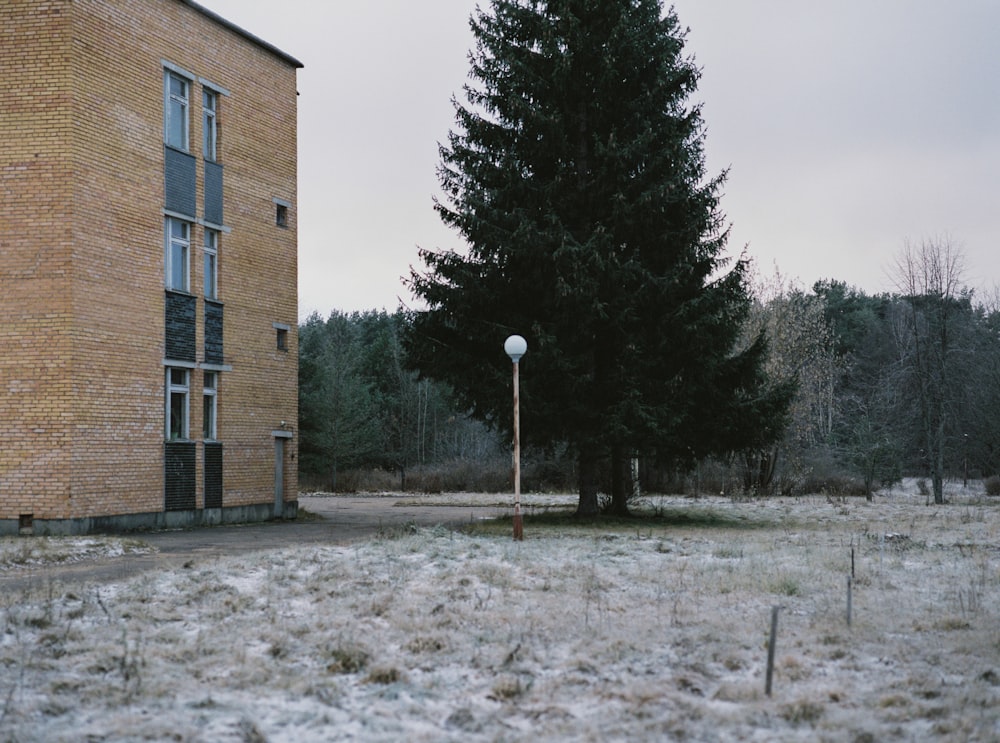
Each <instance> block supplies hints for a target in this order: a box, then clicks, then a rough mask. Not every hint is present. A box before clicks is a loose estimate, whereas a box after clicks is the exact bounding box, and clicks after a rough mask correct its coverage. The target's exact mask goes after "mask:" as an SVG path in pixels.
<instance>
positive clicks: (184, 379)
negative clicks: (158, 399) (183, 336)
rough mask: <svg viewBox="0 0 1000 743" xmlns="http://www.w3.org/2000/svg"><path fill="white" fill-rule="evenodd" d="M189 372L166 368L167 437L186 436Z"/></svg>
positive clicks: (180, 438) (171, 438) (181, 438)
mask: <svg viewBox="0 0 1000 743" xmlns="http://www.w3.org/2000/svg"><path fill="white" fill-rule="evenodd" d="M190 376H191V372H190V371H188V370H187V369H173V368H171V369H167V439H169V440H170V441H178V440H183V439H187V438H188V392H189V390H190V384H189V382H190Z"/></svg>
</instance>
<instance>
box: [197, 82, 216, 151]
mask: <svg viewBox="0 0 1000 743" xmlns="http://www.w3.org/2000/svg"><path fill="white" fill-rule="evenodd" d="M218 104H219V96H218V94H217V93H216V92H215V91H214V90H209V89H208V88H205V89H204V90H203V91H202V94H201V112H202V115H201V133H202V146H201V150H202V155H204V157H205V159H206V160H211V161H213V162H214V161H215V160H217V159H218V158H217V157H216V148H217V146H218V140H219V128H218V122H217V121H216V113H217V110H218Z"/></svg>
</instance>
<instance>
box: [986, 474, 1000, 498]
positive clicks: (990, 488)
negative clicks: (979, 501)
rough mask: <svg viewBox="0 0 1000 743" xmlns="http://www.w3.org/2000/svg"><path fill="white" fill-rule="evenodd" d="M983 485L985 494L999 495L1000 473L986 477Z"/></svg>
mask: <svg viewBox="0 0 1000 743" xmlns="http://www.w3.org/2000/svg"><path fill="white" fill-rule="evenodd" d="M983 485H985V486H986V495H1000V475H993V477H987V478H986V480H985V481H984V482H983Z"/></svg>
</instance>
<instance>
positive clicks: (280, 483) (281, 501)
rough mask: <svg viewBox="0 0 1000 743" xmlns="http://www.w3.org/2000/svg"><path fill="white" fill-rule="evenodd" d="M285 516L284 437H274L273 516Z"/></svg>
mask: <svg viewBox="0 0 1000 743" xmlns="http://www.w3.org/2000/svg"><path fill="white" fill-rule="evenodd" d="M284 516H285V439H283V438H275V439H274V518H276V519H280V518H284Z"/></svg>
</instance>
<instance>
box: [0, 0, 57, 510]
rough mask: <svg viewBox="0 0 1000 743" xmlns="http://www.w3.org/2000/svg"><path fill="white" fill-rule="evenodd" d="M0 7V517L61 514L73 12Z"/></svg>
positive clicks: (22, 2) (51, 6)
mask: <svg viewBox="0 0 1000 743" xmlns="http://www.w3.org/2000/svg"><path fill="white" fill-rule="evenodd" d="M0 8H2V17H3V19H2V23H0V32H2V34H3V36H2V39H3V41H2V43H0V69H2V70H4V78H5V83H4V85H2V86H0V127H2V131H0V136H2V137H3V145H2V147H0V153H2V159H0V426H2V429H3V431H4V443H3V446H0V518H2V517H7V518H16V517H17V516H18V515H19V514H21V513H31V512H32V511H33V510H34V511H40V512H47V513H53V514H55V513H65V512H66V509H67V505H68V498H69V492H70V485H69V476H70V466H69V463H68V457H67V456H66V454H67V452H68V450H69V448H70V446H71V443H72V427H73V426H72V393H73V387H72V379H71V376H70V371H71V369H72V359H71V352H72V317H71V302H72V293H71V292H72V249H73V245H72V232H71V215H72V177H73V169H72V161H71V157H70V153H69V151H68V142H69V141H70V137H71V131H72V91H71V88H70V80H69V62H68V56H69V47H70V34H69V23H70V19H69V15H68V13H67V12H66V10H67V3H65V2H55V3H45V4H44V5H43V6H42V7H39V4H38V3H36V2H29V1H28V0H12V1H11V2H6V3H4V4H3V5H0ZM36 11H44V12H36ZM11 73H13V74H11Z"/></svg>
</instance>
